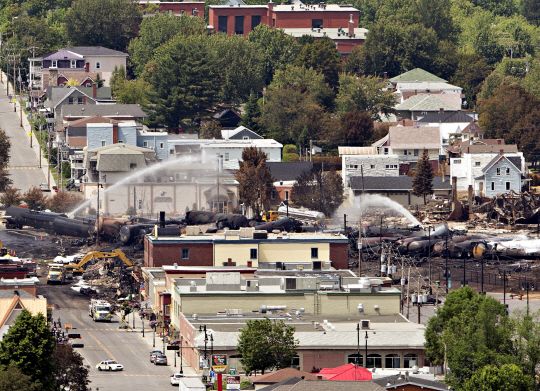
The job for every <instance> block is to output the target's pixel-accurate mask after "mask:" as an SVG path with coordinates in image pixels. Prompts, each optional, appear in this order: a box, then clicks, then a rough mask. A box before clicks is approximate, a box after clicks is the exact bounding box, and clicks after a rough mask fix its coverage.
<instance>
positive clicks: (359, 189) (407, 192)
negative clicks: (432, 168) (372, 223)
mask: <svg viewBox="0 0 540 391" xmlns="http://www.w3.org/2000/svg"><path fill="white" fill-rule="evenodd" d="M413 179H414V177H412V176H408V175H400V176H398V177H392V178H389V177H374V176H371V177H369V176H365V177H363V178H362V177H361V176H353V177H351V179H350V185H351V187H350V189H349V200H350V202H351V204H353V200H354V198H355V197H359V196H360V195H362V194H363V193H365V194H378V195H382V196H383V197H388V198H390V199H391V200H393V201H396V202H397V203H399V204H401V205H403V206H414V205H423V204H424V197H417V196H415V195H414V194H413V193H412V192H413V186H412V181H413ZM451 191H452V184H451V182H450V178H449V177H442V176H436V177H433V196H435V197H448V196H449V195H450V193H451Z"/></svg>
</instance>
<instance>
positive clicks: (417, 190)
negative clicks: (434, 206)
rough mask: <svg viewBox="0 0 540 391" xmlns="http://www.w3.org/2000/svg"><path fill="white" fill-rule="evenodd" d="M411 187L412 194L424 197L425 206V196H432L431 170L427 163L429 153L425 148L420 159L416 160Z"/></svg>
mask: <svg viewBox="0 0 540 391" xmlns="http://www.w3.org/2000/svg"><path fill="white" fill-rule="evenodd" d="M412 186H413V194H414V195H415V196H417V197H424V205H425V203H426V196H427V195H429V194H433V169H432V167H431V162H430V161H429V153H428V151H427V150H426V149H425V148H424V152H422V157H421V158H420V159H419V160H418V164H417V166H416V173H415V174H414V179H413V182H412Z"/></svg>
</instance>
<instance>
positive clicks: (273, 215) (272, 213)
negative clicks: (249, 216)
mask: <svg viewBox="0 0 540 391" xmlns="http://www.w3.org/2000/svg"><path fill="white" fill-rule="evenodd" d="M262 219H263V221H266V222H267V223H269V222H270V221H276V220H277V219H279V214H278V211H277V210H269V211H268V212H266V213H265V214H264V216H263V217H262Z"/></svg>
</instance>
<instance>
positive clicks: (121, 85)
mask: <svg viewBox="0 0 540 391" xmlns="http://www.w3.org/2000/svg"><path fill="white" fill-rule="evenodd" d="M115 91H116V94H115V95H114V96H115V97H116V100H117V102H118V103H122V104H139V105H148V104H149V103H150V101H149V100H148V95H149V94H151V91H152V85H151V84H150V83H148V82H147V81H146V80H145V79H144V78H142V77H139V78H138V79H135V80H120V81H119V82H118V83H117V87H116V89H115Z"/></svg>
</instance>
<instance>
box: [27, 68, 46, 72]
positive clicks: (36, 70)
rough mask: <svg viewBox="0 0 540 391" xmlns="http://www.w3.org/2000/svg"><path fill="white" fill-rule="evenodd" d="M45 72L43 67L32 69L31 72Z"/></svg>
mask: <svg viewBox="0 0 540 391" xmlns="http://www.w3.org/2000/svg"><path fill="white" fill-rule="evenodd" d="M42 71H43V67H30V72H32V73H41V72H42Z"/></svg>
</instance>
